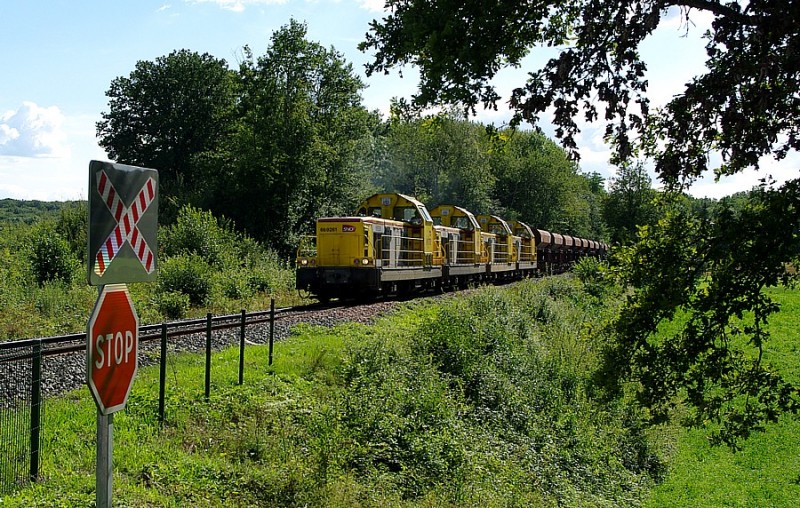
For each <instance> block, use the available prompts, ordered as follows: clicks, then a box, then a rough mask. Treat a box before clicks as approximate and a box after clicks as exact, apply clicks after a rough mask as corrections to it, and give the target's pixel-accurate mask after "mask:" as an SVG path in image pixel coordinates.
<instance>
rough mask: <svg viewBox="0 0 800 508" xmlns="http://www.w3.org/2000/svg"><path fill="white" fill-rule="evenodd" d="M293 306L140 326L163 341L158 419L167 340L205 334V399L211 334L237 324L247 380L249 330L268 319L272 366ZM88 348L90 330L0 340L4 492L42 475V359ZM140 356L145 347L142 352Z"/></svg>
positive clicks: (142, 335) (0, 485)
mask: <svg viewBox="0 0 800 508" xmlns="http://www.w3.org/2000/svg"><path fill="white" fill-rule="evenodd" d="M291 310H293V309H292V308H282V309H276V308H275V301H274V300H272V302H271V304H270V310H268V311H258V312H250V313H247V312H245V311H244V310H242V311H241V313H239V314H231V315H224V316H212V315H211V314H208V315H207V316H206V317H205V318H201V319H192V320H183V321H174V322H170V323H160V324H153V325H145V326H140V327H139V342H140V344H142V343H147V342H153V341H156V340H159V341H160V355H159V363H160V366H159V390H158V410H157V411H158V415H157V416H158V422H159V423H160V424H162V425H163V423H164V421H165V413H166V403H165V392H166V390H165V385H166V367H167V357H168V354H167V345H168V343H169V339H171V338H172V339H175V338H178V337H183V336H187V335H193V334H200V333H205V335H206V340H205V362H206V365H205V380H204V381H205V385H204V386H205V399H206V400H208V398H209V396H210V391H211V352H212V340H211V338H212V333H213V332H214V331H218V330H226V329H235V328H238V329H239V337H238V339H239V340H238V345H239V379H238V382H239V384H243V383H244V363H245V362H244V359H245V344H246V340H245V334H246V330H247V327H248V326H253V325H257V324H265V323H268V324H269V343H268V345H269V365H272V362H273V341H274V337H275V333H274V330H275V321H276V320H277V319H280V318H281V317H284V316H285V315H286V313H287V312H288V311H291ZM85 350H86V334H85V333H78V334H70V335H61V336H55V337H46V338H37V339H25V340H17V341H8V342H0V378H2V379H0V495H2V494H4V493H8V492H12V491H14V490H15V489H17V488H19V487H20V486H23V485H25V484H26V483H28V482H30V481H36V480H37V478H39V476H40V472H39V466H40V463H41V460H40V454H41V438H40V436H41V433H42V423H41V422H42V411H43V409H44V407H45V404H44V403H43V402H44V399H43V395H42V380H43V376H42V374H43V370H42V369H43V364H44V362H43V359H44V358H45V357H48V356H55V355H65V354H70V353H78V352H80V351H85ZM140 356H141V352H140Z"/></svg>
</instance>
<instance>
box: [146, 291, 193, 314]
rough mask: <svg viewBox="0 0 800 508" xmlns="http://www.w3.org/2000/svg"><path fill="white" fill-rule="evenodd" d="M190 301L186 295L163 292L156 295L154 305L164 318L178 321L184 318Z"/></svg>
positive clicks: (177, 292) (180, 292)
mask: <svg viewBox="0 0 800 508" xmlns="http://www.w3.org/2000/svg"><path fill="white" fill-rule="evenodd" d="M191 304H192V301H191V298H190V297H189V295H188V294H186V293H184V292H182V291H165V290H162V291H160V292H158V293H156V296H155V305H156V308H157V309H158V312H160V313H161V314H162V315H163V316H164V317H166V318H168V319H180V318H183V317H185V316H186V313H187V312H188V311H189V307H190V306H191Z"/></svg>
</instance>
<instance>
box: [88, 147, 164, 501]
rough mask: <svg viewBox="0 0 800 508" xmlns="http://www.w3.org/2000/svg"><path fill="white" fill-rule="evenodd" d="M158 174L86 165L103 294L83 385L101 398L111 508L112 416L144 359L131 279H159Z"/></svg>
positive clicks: (102, 462)
mask: <svg viewBox="0 0 800 508" xmlns="http://www.w3.org/2000/svg"><path fill="white" fill-rule="evenodd" d="M157 224H158V172H157V171H156V170H154V169H147V168H138V167H134V166H125V165H122V164H113V163H110V162H98V161H91V162H90V163H89V232H88V248H89V273H88V281H89V284H90V285H93V286H99V289H100V291H99V295H98V297H97V303H95V306H94V309H93V310H92V315H91V316H90V318H89V324H88V331H87V334H86V337H87V340H88V344H87V347H86V353H87V355H86V383H87V385H88V386H89V389H90V390H91V392H92V396H93V397H94V399H95V402H96V403H97V457H96V458H97V471H96V479H95V486H96V505H97V507H98V508H111V498H112V490H113V489H112V465H113V457H114V413H115V412H116V411H119V410H121V409H124V408H125V403H126V402H127V400H128V394H130V390H131V386H132V384H133V379H134V378H135V377H136V371H137V369H138V365H139V363H138V356H139V317H138V316H137V315H136V309H135V308H134V306H133V301H132V300H131V297H130V294H129V293H128V288H127V286H125V283H128V282H151V281H154V280H155V279H156V276H157V259H156V252H158V245H157V240H158V235H157V231H156V228H157Z"/></svg>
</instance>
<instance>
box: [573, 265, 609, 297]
mask: <svg viewBox="0 0 800 508" xmlns="http://www.w3.org/2000/svg"><path fill="white" fill-rule="evenodd" d="M605 270H606V264H605V263H604V262H602V261H600V260H598V259H597V258H593V257H588V256H587V257H584V258H581V260H580V261H578V262H577V263H575V266H574V267H573V269H572V273H574V274H575V276H576V277H577V278H578V280H580V281H581V282H583V286H584V288H585V289H586V292H588V293H589V294H590V295H593V296H597V297H600V296H602V295H603V294H605V292H606V290H607V289H608V286H609V284H608V282H607V280H606V277H605Z"/></svg>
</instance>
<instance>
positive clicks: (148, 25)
mask: <svg viewBox="0 0 800 508" xmlns="http://www.w3.org/2000/svg"><path fill="white" fill-rule="evenodd" d="M382 15H383V0H167V1H165V0H158V1H151V0H135V1H134V0H113V1H109V0H80V1H76V0H24V1H16V0H0V199H3V198H15V199H38V200H45V201H61V200H73V199H86V198H87V194H88V168H89V161H91V160H108V155H107V154H106V153H105V151H104V150H103V149H102V148H100V147H99V146H98V144H97V139H96V136H95V124H96V122H97V121H98V120H100V118H101V114H102V113H103V112H104V111H108V101H107V97H106V96H105V92H106V90H108V87H109V85H110V83H111V81H112V80H113V79H114V78H117V77H120V76H128V75H129V74H130V73H131V71H133V69H134V68H135V65H136V62H138V61H140V60H150V61H152V60H155V59H156V58H158V57H160V56H164V55H167V54H169V53H170V52H172V51H173V50H178V49H188V50H191V51H196V52H198V53H209V54H211V55H213V56H214V57H216V58H222V59H225V60H226V61H227V62H228V64H229V65H230V66H231V67H235V66H236V65H237V64H238V62H239V61H240V60H241V54H242V48H243V46H245V45H248V46H250V48H251V49H252V50H253V52H254V54H255V55H261V54H263V53H264V52H265V51H266V48H267V46H268V44H269V39H270V36H271V34H272V33H273V32H274V31H275V30H277V29H279V28H281V27H282V26H285V25H286V24H288V23H289V20H290V19H292V18H293V19H295V20H298V21H302V22H305V23H306V24H307V27H308V34H307V38H308V39H309V40H312V41H316V42H319V43H321V44H322V45H323V46H325V47H328V48H330V47H334V48H335V49H336V50H337V51H339V52H340V53H342V54H343V55H344V58H345V59H346V60H347V61H349V62H351V63H352V64H353V67H354V70H355V72H356V73H358V74H359V75H360V76H361V77H362V79H363V80H364V82H365V83H366V84H367V86H368V88H367V89H366V90H365V91H364V93H363V99H364V104H365V106H366V107H367V108H368V109H370V110H374V109H377V110H380V111H382V112H384V113H387V112H388V108H389V104H390V101H391V99H392V98H393V97H405V98H409V97H410V96H411V95H412V94H413V93H414V91H415V90H416V85H417V74H416V72H415V71H414V69H405V70H404V71H403V73H402V77H401V76H400V75H399V73H398V72H393V73H391V74H390V75H389V76H384V75H382V74H381V75H373V76H371V77H367V76H366V73H365V71H364V64H366V63H367V62H368V61H370V59H371V54H369V53H362V52H360V51H359V50H358V48H357V46H358V44H359V42H360V41H362V40H363V39H364V34H365V33H366V32H367V31H368V29H369V22H370V21H371V20H373V19H376V18H380V17H381V16H382ZM692 22H693V24H692V25H689V26H688V30H687V25H686V24H685V22H683V21H681V18H680V16H679V15H678V12H677V11H673V12H671V13H670V15H669V16H668V19H667V20H666V22H665V23H662V26H660V27H659V29H658V30H657V31H656V32H655V34H654V35H653V37H652V38H651V39H650V40H648V41H647V42H646V43H645V45H644V46H643V47H642V48H641V49H642V51H641V52H642V56H643V58H644V59H645V60H646V61H647V62H648V68H649V70H648V75H647V77H648V79H649V81H650V90H649V92H648V96H649V97H650V99H651V103H652V105H654V106H658V105H663V104H664V103H666V102H667V101H668V100H669V98H670V97H672V96H673V95H675V94H677V93H678V92H679V91H680V89H681V87H682V86H683V85H684V84H685V83H686V82H687V81H688V80H689V79H690V78H691V77H692V76H694V75H696V74H698V73H700V72H702V71H703V60H704V59H703V57H704V56H705V52H704V50H703V46H704V45H703V41H702V39H701V35H702V33H703V32H704V31H705V29H706V28H707V27H708V26H710V18H707V17H705V16H703V15H702V13H697V14H693V16H692ZM549 51H552V50H549ZM549 56H552V53H548V52H546V51H544V50H534V51H533V52H532V54H531V55H530V56H529V57H527V58H526V59H525V61H524V62H523V66H522V68H521V69H509V70H506V71H502V72H501V73H500V74H498V76H497V78H496V79H495V85H496V86H497V89H498V91H499V93H500V94H501V96H503V97H504V99H505V100H507V98H508V95H509V93H510V91H511V90H512V89H513V88H514V87H516V86H520V85H521V84H522V83H523V82H524V80H525V76H526V71H527V70H533V69H534V67H533V66H537V68H538V65H541V63H543V62H544V61H545V60H546V58H547V57H549ZM510 117H511V113H510V112H509V111H508V110H507V109H506V108H505V107H502V106H501V107H500V110H499V111H485V110H484V111H479V112H478V115H477V117H476V120H477V121H481V122H484V123H494V124H495V125H496V126H501V125H503V124H504V123H506V122H508V120H509V119H510ZM579 125H581V126H582V129H583V130H582V133H581V135H580V136H579V137H578V138H577V142H578V146H579V152H580V155H581V161H580V168H581V170H582V171H584V172H587V173H588V172H593V171H596V172H598V173H600V174H601V175H603V176H604V177H606V178H610V177H613V175H614V170H613V168H612V167H610V166H609V164H608V157H609V154H610V151H609V147H608V146H606V145H605V144H604V142H603V140H602V131H603V125H601V124H592V125H587V124H585V123H582V122H579ZM541 127H542V128H543V130H544V132H545V134H548V135H550V137H553V129H552V127H551V126H550V125H549V123H548V122H547V118H546V115H545V118H544V122H543V123H542V124H541ZM762 162H763V168H764V169H762V171H761V172H760V173H753V172H746V173H744V174H739V175H736V176H734V177H731V178H727V179H724V180H722V181H720V182H714V181H713V179H709V178H706V179H704V180H702V181H700V182H698V183H696V184H695V185H694V186H693V187H692V189H691V190H690V192H691V193H692V194H694V195H695V196H698V197H702V196H708V197H714V198H719V197H722V196H724V195H728V194H731V193H733V192H737V191H742V190H748V189H750V188H751V187H752V186H753V185H755V184H756V183H757V180H758V179H759V178H761V177H763V176H765V175H766V174H771V175H772V176H773V177H774V178H775V179H776V180H777V181H778V182H782V181H785V180H787V179H789V178H792V177H794V176H796V174H797V168H798V167H800V157H798V154H796V153H792V154H790V155H789V157H787V159H785V160H784V161H781V163H775V162H774V161H772V160H767V159H765V160H763V161H762Z"/></svg>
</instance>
